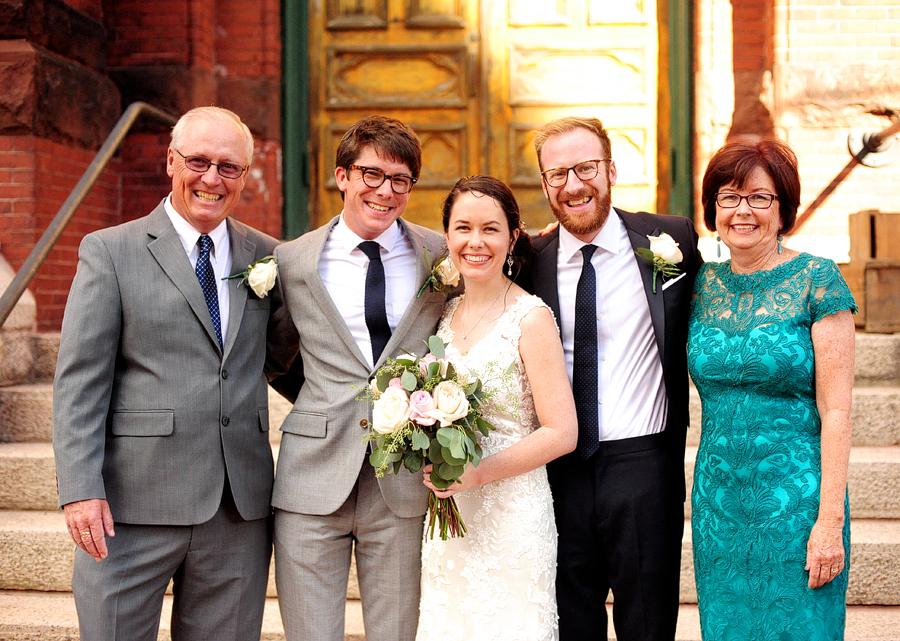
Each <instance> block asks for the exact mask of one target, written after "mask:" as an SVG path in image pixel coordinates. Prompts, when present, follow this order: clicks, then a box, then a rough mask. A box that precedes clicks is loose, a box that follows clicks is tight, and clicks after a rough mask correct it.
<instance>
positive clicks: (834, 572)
mask: <svg viewBox="0 0 900 641" xmlns="http://www.w3.org/2000/svg"><path fill="white" fill-rule="evenodd" d="M840 571H841V570H840V568H831V573H832V574H837V573H838V572H840Z"/></svg>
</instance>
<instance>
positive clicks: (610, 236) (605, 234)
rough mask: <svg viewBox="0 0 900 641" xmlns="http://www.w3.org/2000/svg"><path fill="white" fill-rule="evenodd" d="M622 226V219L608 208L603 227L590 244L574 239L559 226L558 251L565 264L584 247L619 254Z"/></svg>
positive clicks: (611, 208)
mask: <svg viewBox="0 0 900 641" xmlns="http://www.w3.org/2000/svg"><path fill="white" fill-rule="evenodd" d="M623 232H624V225H622V219H621V218H619V214H618V213H617V212H616V210H615V208H614V207H610V208H609V217H608V218H607V219H606V222H605V223H603V227H601V228H600V230H599V231H598V232H597V234H596V235H595V236H594V238H593V239H591V241H590V242H588V243H585V242H584V241H583V240H579V239H578V238H575V236H573V235H572V234H571V233H570V232H569V231H568V230H566V228H565V227H563V226H562V225H560V229H559V249H560V252H562V255H563V258H565V260H566V262H568V261H570V260H572V259H573V258H574V257H575V254H578V253H579V252H581V248H582V247H584V246H585V245H596V246H597V247H599V248H600V249H603V250H605V251H608V252H610V253H611V254H619V253H621V252H622V249H623V248H622V238H623V237H624V234H623Z"/></svg>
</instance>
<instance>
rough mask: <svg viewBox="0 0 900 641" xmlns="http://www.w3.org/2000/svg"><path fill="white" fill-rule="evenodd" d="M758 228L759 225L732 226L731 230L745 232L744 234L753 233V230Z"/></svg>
mask: <svg viewBox="0 0 900 641" xmlns="http://www.w3.org/2000/svg"><path fill="white" fill-rule="evenodd" d="M757 227H759V225H732V226H731V228H732V229H733V230H735V231H743V232H748V231H753V230H754V229H756V228H757Z"/></svg>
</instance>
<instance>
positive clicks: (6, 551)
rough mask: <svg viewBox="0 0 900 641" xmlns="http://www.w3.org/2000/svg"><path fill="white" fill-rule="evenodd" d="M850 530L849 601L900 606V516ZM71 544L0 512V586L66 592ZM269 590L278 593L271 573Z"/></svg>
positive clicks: (687, 548) (689, 593)
mask: <svg viewBox="0 0 900 641" xmlns="http://www.w3.org/2000/svg"><path fill="white" fill-rule="evenodd" d="M851 529H852V541H853V545H852V563H853V566H852V570H851V581H850V587H849V592H848V596H847V601H848V603H854V604H859V605H900V572H898V571H897V568H900V520H896V519H881V520H875V519H872V520H868V519H861V520H860V519H854V520H853V522H852V524H851ZM74 548H75V545H74V544H73V543H72V541H71V540H70V539H69V535H68V532H66V528H65V521H64V518H63V515H62V513H61V512H37V511H13V510H5V511H0V590H38V591H44V592H66V591H68V590H70V589H71V587H70V584H71V578H72V562H73V554H74ZM355 579H356V577H355V574H353V575H352V576H351V584H350V587H349V588H348V592H347V594H348V597H354V598H356V597H358V596H359V588H358V586H357V583H356V580H355ZM268 594H269V595H270V596H275V594H276V592H275V584H274V581H273V575H272V574H270V577H269V588H268ZM696 600H697V594H696V587H695V585H694V569H693V554H692V550H691V527H690V520H687V521H686V522H685V536H684V542H683V553H682V572H681V601H682V602H683V603H695V602H696ZM0 638H2V637H0Z"/></svg>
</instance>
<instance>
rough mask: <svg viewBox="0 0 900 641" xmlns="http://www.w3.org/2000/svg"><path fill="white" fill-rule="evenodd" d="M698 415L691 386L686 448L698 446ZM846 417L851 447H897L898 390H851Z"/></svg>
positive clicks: (697, 399)
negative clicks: (848, 418)
mask: <svg viewBox="0 0 900 641" xmlns="http://www.w3.org/2000/svg"><path fill="white" fill-rule="evenodd" d="M701 414H702V412H701V405H700V395H699V394H698V393H697V390H696V388H694V387H693V386H691V388H690V418H691V427H690V429H688V433H687V444H688V445H698V444H699V443H700V431H701V426H702V425H703V423H702V416H701ZM850 415H851V418H852V420H853V446H854V447H882V446H890V445H900V420H898V418H897V417H900V387H859V386H857V387H854V388H853V407H852V409H851V414H850Z"/></svg>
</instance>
